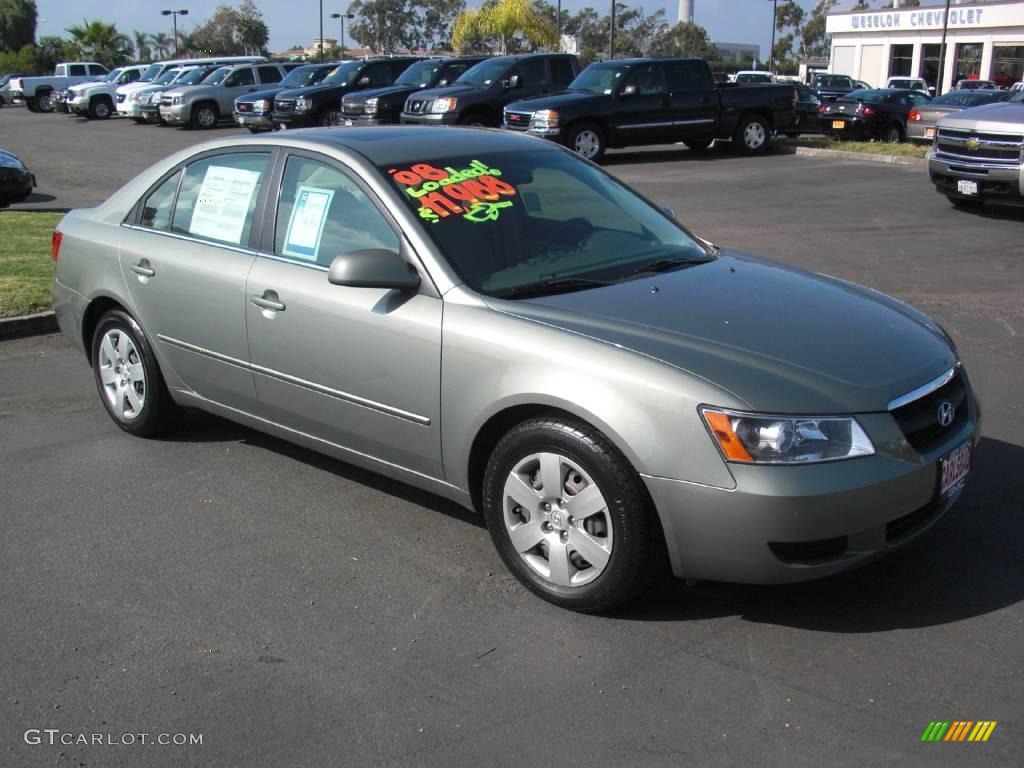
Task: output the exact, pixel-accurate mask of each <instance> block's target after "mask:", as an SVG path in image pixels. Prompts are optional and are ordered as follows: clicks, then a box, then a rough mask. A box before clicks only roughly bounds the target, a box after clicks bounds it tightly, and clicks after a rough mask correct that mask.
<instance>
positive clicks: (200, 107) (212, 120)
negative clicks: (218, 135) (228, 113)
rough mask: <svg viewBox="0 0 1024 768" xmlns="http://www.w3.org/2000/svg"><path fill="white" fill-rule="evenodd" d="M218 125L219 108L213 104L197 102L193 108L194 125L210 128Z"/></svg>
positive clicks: (205, 128) (194, 126) (195, 126)
mask: <svg viewBox="0 0 1024 768" xmlns="http://www.w3.org/2000/svg"><path fill="white" fill-rule="evenodd" d="M216 125H217V108H216V107H215V106H213V105H212V104H197V105H196V106H195V108H194V109H193V110H192V127H193V128H201V129H203V130H209V129H210V128H213V127H214V126H216Z"/></svg>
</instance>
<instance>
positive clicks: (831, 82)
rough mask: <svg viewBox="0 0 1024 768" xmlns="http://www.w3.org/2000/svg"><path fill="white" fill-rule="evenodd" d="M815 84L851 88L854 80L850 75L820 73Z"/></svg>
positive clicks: (824, 86) (825, 86)
mask: <svg viewBox="0 0 1024 768" xmlns="http://www.w3.org/2000/svg"><path fill="white" fill-rule="evenodd" d="M814 85H815V86H816V87H818V88H849V87H851V86H852V85H853V81H852V80H850V78H848V77H838V76H832V75H824V76H823V75H819V76H817V77H815V78H814Z"/></svg>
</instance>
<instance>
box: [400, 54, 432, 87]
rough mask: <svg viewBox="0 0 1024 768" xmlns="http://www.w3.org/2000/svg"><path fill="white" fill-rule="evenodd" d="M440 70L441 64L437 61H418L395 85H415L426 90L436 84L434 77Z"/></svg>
mask: <svg viewBox="0 0 1024 768" xmlns="http://www.w3.org/2000/svg"><path fill="white" fill-rule="evenodd" d="M439 69H441V62H440V61H438V60H437V59H435V60H433V61H429V60H428V61H418V62H416V63H415V64H413V65H412V66H411V67H409V68H408V69H407V70H405V72H403V73H402V74H401V75H400V76H399V78H398V79H397V80H395V85H414V86H416V87H417V88H425V87H426V86H428V85H430V84H431V83H432V82H434V77H435V76H436V75H437V71H438V70H439Z"/></svg>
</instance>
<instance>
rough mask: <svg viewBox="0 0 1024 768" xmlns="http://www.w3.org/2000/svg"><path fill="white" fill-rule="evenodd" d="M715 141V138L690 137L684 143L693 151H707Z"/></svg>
mask: <svg viewBox="0 0 1024 768" xmlns="http://www.w3.org/2000/svg"><path fill="white" fill-rule="evenodd" d="M713 141H714V139H690V140H689V141H684V142H683V144H685V145H686V148H687V149H688V150H690V151H691V152H706V151H707V149H708V147H710V146H711V142H713Z"/></svg>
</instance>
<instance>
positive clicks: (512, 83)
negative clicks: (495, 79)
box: [501, 75, 519, 91]
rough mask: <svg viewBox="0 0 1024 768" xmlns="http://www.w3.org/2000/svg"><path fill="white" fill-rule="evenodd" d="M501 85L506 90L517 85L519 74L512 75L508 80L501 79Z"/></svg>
mask: <svg viewBox="0 0 1024 768" xmlns="http://www.w3.org/2000/svg"><path fill="white" fill-rule="evenodd" d="M501 87H502V88H503V89H504V90H506V91H508V90H511V89H512V88H518V87H519V75H512V76H511V77H510V78H509V79H508V80H502V81H501Z"/></svg>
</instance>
